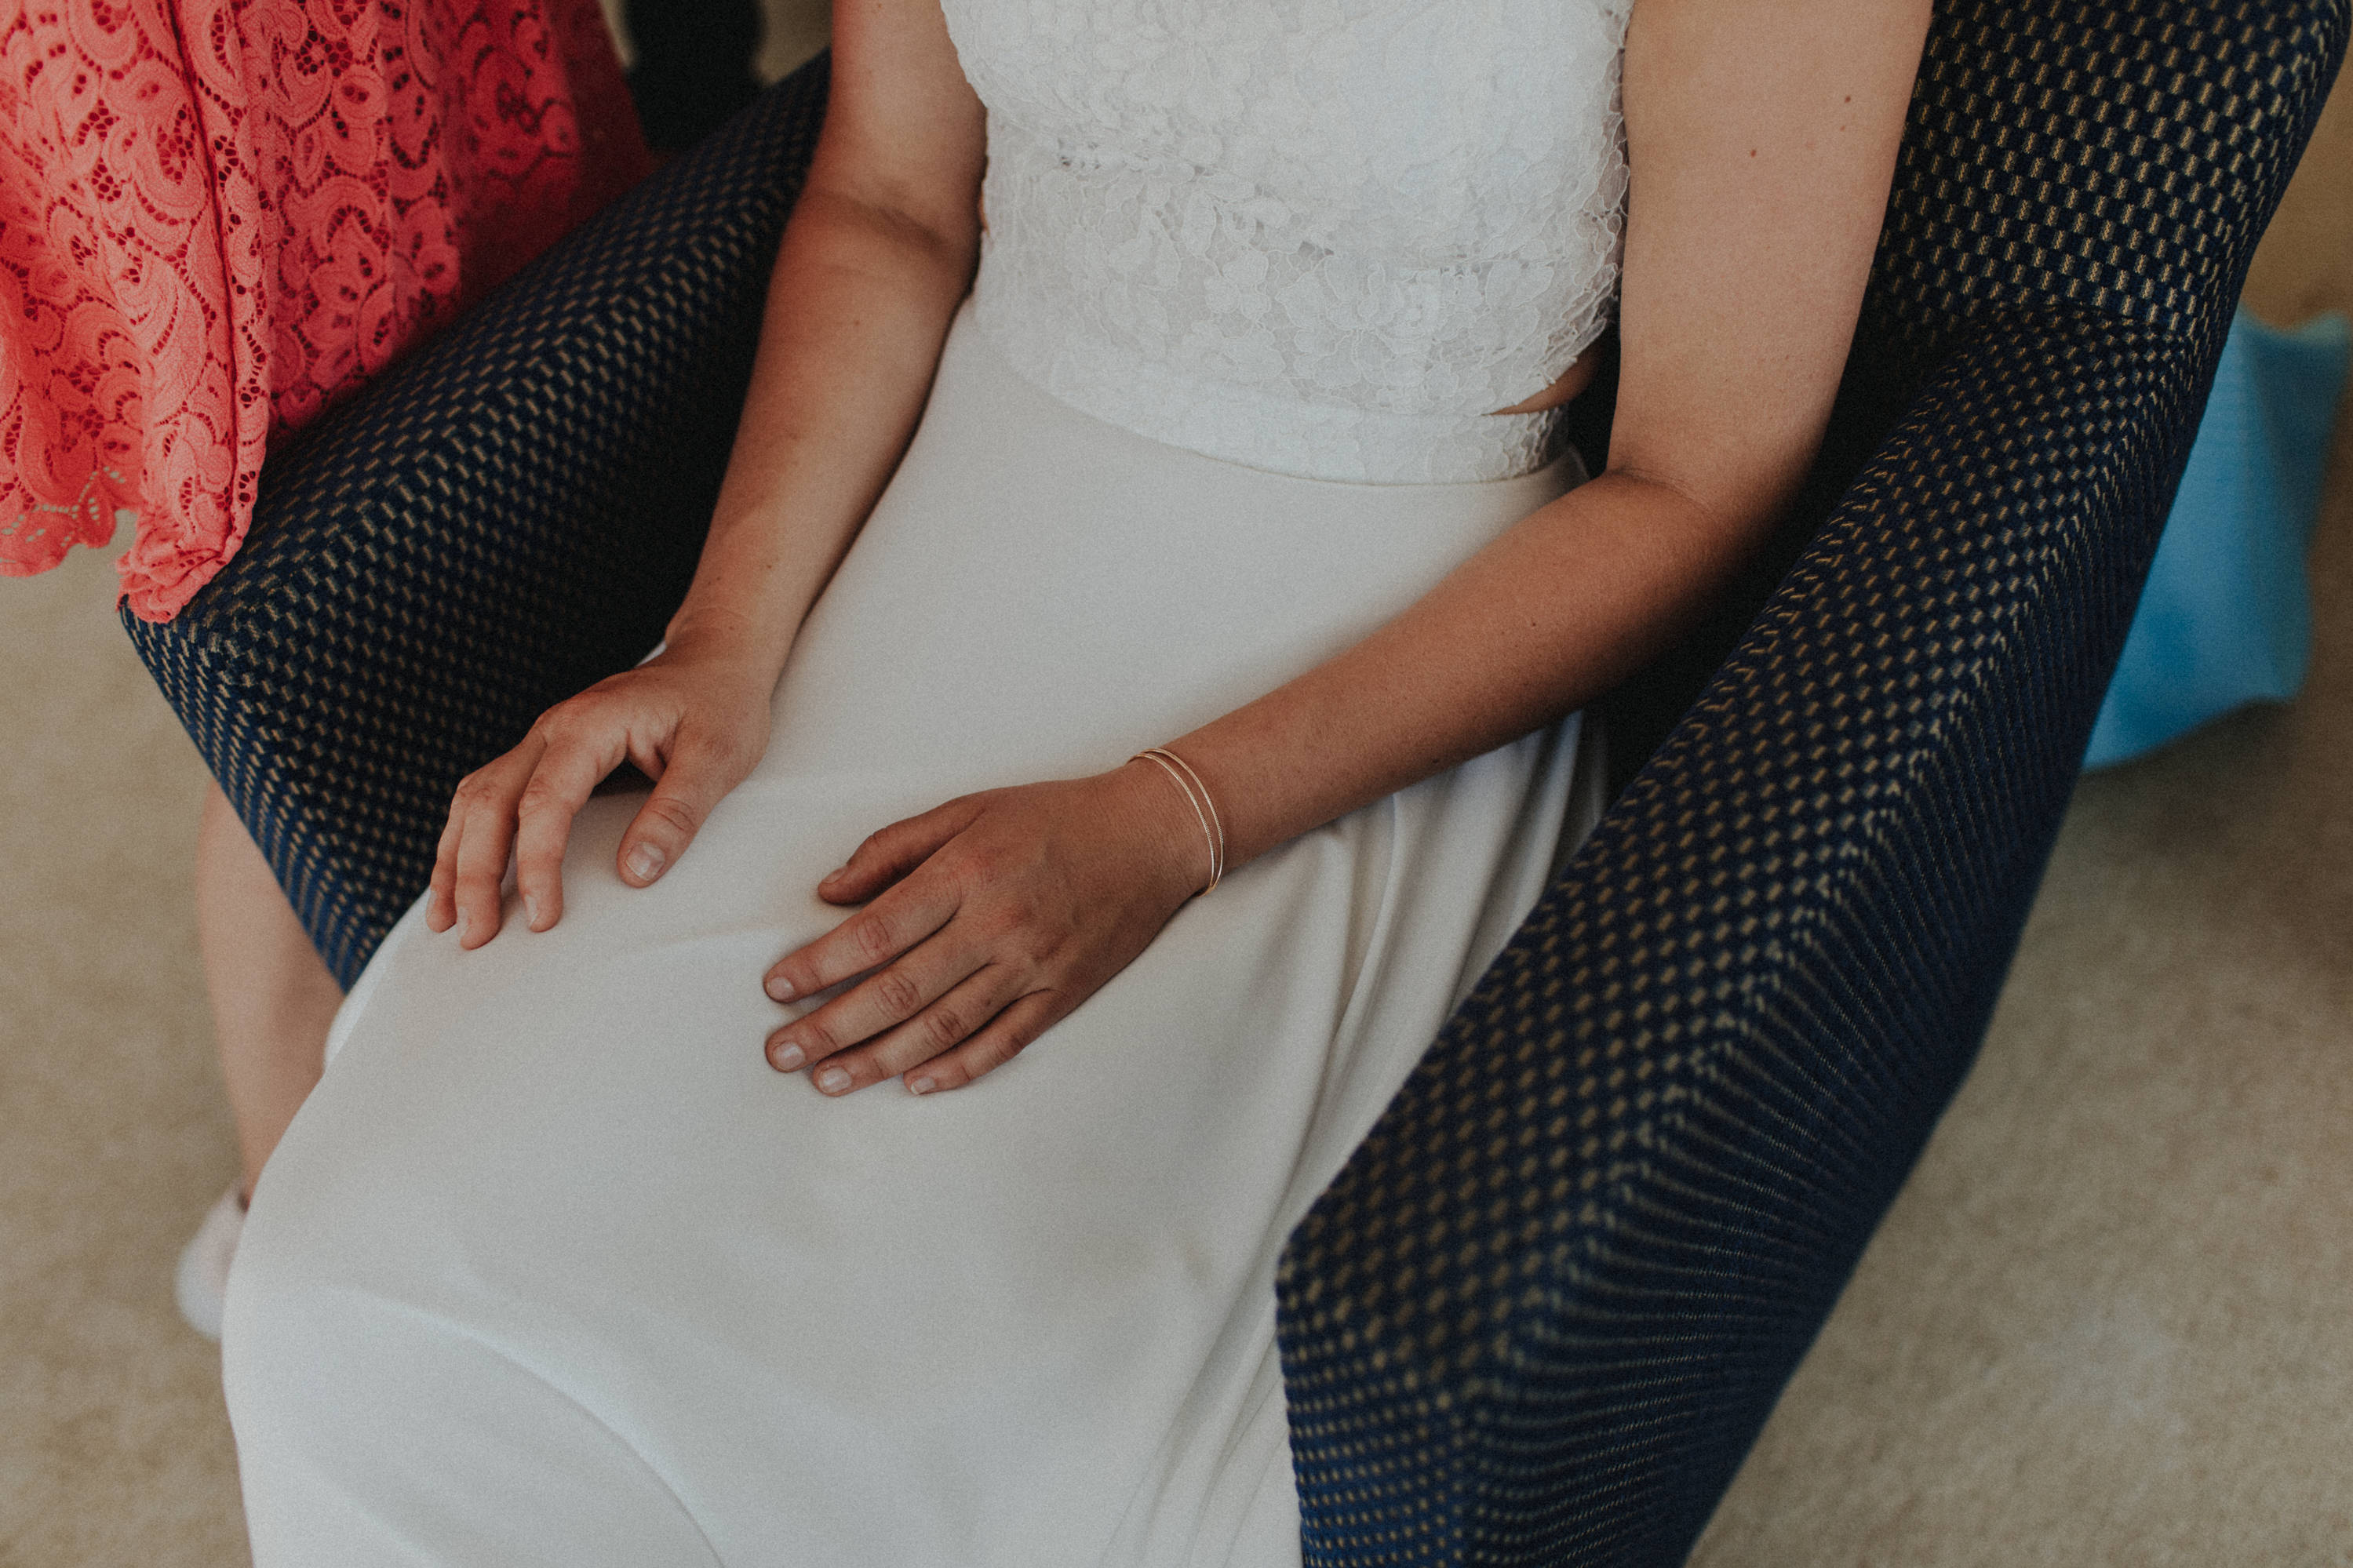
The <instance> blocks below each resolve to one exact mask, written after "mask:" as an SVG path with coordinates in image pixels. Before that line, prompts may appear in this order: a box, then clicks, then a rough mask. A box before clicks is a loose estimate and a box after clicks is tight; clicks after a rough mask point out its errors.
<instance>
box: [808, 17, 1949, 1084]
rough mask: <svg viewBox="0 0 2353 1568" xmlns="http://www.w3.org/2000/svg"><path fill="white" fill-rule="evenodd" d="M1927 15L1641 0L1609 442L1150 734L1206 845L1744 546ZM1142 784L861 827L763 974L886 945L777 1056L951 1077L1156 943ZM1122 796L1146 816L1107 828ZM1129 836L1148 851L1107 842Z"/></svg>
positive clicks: (1653, 615)
mask: <svg viewBox="0 0 2353 1568" xmlns="http://www.w3.org/2000/svg"><path fill="white" fill-rule="evenodd" d="M1927 17H1928V0H1775V3H1772V4H1767V3H1764V0H1638V3H1637V5H1635V7H1634V12H1633V16H1632V20H1631V24H1630V29H1629V35H1628V38H1627V45H1626V58H1625V114H1626V132H1627V142H1628V153H1629V159H1630V166H1631V174H1632V191H1631V195H1630V201H1629V207H1628V219H1627V236H1626V256H1625V267H1624V277H1623V285H1622V302H1621V309H1620V344H1621V352H1622V355H1623V370H1622V378H1621V384H1620V392H1619V401H1618V413H1617V421H1616V426H1615V433H1614V436H1613V438H1612V443H1611V448H1610V454H1609V467H1608V469H1607V471H1606V472H1605V473H1603V474H1602V475H1601V476H1599V478H1597V479H1594V480H1593V481H1592V482H1591V483H1589V484H1587V485H1585V486H1583V487H1581V488H1579V489H1576V490H1573V491H1571V492H1570V493H1569V494H1567V496H1565V497H1563V498H1562V499H1561V500H1558V501H1556V502H1555V503H1553V504H1552V505H1550V506H1547V507H1546V508H1544V509H1543V510H1540V511H1537V512H1535V514H1533V515H1532V516H1530V517H1528V518H1527V519H1525V521H1522V522H1520V523H1519V524H1517V525H1516V526H1515V527H1514V528H1513V529H1512V530H1510V531H1508V532H1506V533H1505V534H1504V536H1503V537H1502V538H1500V539H1499V540H1497V541H1496V542H1494V543H1493V545H1491V546H1490V547H1489V548H1487V549H1486V550H1484V551H1482V552H1481V553H1480V554H1479V555H1477V556H1476V557H1474V558H1473V559H1472V561H1470V562H1469V563H1466V564H1464V565H1463V566H1462V567H1461V568H1460V569H1459V570H1458V571H1456V572H1455V573H1454V574H1452V575H1451V576H1450V577H1449V578H1447V579H1446V581H1445V582H1444V583H1442V584H1440V586H1439V587H1438V588H1436V589H1435V590H1434V591H1433V592H1431V593H1430V595H1428V596H1426V597H1425V598H1424V599H1422V600H1421V601H1420V602H1419V604H1417V605H1414V606H1413V607H1412V608H1411V609H1409V611H1407V612H1406V613H1405V614H1404V615H1402V616H1399V617H1398V618H1397V619H1396V620H1395V621H1394V622H1392V623H1390V624H1389V625H1388V626H1386V627H1384V628H1383V629H1382V630H1380V631H1379V632H1377V634H1375V635H1374V636H1372V637H1369V638H1367V639H1366V641H1365V642H1363V643H1361V644H1359V645H1358V646H1357V647H1354V648H1352V649H1350V650H1349V651H1347V652H1346V653H1344V654H1342V655H1340V656H1339V657H1337V658H1334V659H1333V660H1331V661H1330V662H1329V663H1327V664H1325V665H1324V666H1322V667H1321V668H1317V669H1315V670H1313V671H1311V672H1310V673H1308V674H1307V675H1304V676H1303V677H1301V678H1300V679H1296V680H1294V681H1293V682H1291V683H1290V684H1288V685H1286V686H1284V687H1282V688H1281V689H1278V690H1275V691H1273V692H1271V693H1270V694H1268V695H1267V696H1266V697H1264V698H1261V700H1258V701H1256V702H1253V703H1251V704H1250V705H1249V706H1247V707H1245V708H1242V709H1240V710H1237V711H1235V712H1233V713H1230V714H1228V715H1227V716H1225V717H1223V718H1221V719H1219V720H1217V721H1214V722H1212V723H1210V724H1208V725H1205V726H1203V727H1202V728H1201V729H1199V730H1197V731H1194V732H1192V733H1191V734H1189V735H1185V736H1181V737H1176V738H1173V739H1172V740H1171V742H1169V743H1170V745H1171V747H1172V749H1173V750H1174V751H1175V752H1177V753H1178V754H1179V755H1180V756H1182V757H1183V758H1184V759H1185V760H1186V761H1187V762H1188V763H1191V764H1192V766H1193V767H1194V768H1195V769H1197V770H1198V772H1199V773H1200V774H1201V775H1202V776H1203V777H1204V778H1205V779H1206V781H1207V783H1208V786H1209V788H1210V790H1211V791H1212V792H1213V793H1214V795H1215V797H1216V799H1217V801H1218V804H1219V806H1220V808H1221V809H1222V812H1223V815H1224V817H1225V820H1226V824H1227V827H1228V831H1229V840H1230V850H1229V856H1230V864H1232V865H1234V866H1240V865H1241V864H1243V863H1244V862H1246V861H1248V860H1249V859H1250V858H1252V857H1253V856H1256V855H1259V854H1262V853H1264V852H1265V851H1266V850H1268V849H1269V848H1271V847H1274V846H1276V845H1278V844H1281V843H1282V842H1284V841H1286V840H1288V839H1290V838H1292V837H1295V836H1296V835H1298V834H1300V833H1303V832H1305V831H1307V830H1308V829H1310V828H1313V827H1314V826H1318V825H1320V824H1322V823H1325V822H1328V821H1331V820H1332V819H1334V818H1335V817H1337V816H1341V815H1343V814H1345V813H1346V812H1348V811H1351V810H1353V809H1355V808H1356V807H1358V806H1361V805H1366V803H1368V802H1370V801H1373V800H1377V799H1378V798H1379V797H1381V796H1382V795H1386V794H1388V793H1390V792H1392V791H1394V790H1397V789H1399V788H1402V787H1404V786H1405V785H1407V784H1412V783H1414V782H1415V781H1417V780H1419V779H1422V778H1425V777H1428V776H1430V774H1432V773H1437V772H1439V771H1440V770H1441V769H1444V768H1447V767H1450V766H1452V765H1453V764H1455V763H1461V762H1462V761H1464V760H1466V759H1468V758H1470V757H1472V756H1476V755H1478V754H1479V753H1481V752H1485V751H1488V750H1490V749H1492V748H1493V747H1495V746H1497V745H1500V744H1502V743H1504V742H1507V741H1510V740H1512V739H1514V737H1516V736H1519V735H1522V734H1525V733H1526V732H1528V731H1531V730H1534V729H1535V728H1537V727H1539V726H1541V725H1543V724H1546V723H1547V722H1550V721H1553V720H1555V719H1557V718H1558V717H1560V716H1561V715H1562V714H1565V713H1567V712H1569V711H1570V710H1574V709H1576V708H1577V707H1578V706H1580V705H1581V704H1583V703H1584V702H1586V701H1588V700H1590V699H1591V698H1593V697H1595V696H1597V695H1599V693H1600V692H1602V691H1604V690H1606V689H1608V688H1609V686H1610V685H1611V684H1612V683H1613V682H1614V681H1616V680H1617V679H1620V677H1621V676H1622V675H1624V674H1625V673H1626V672H1628V671H1629V670H1630V669H1631V668H1634V667H1636V666H1637V665H1638V664H1640V663H1641V661H1642V660H1644V659H1645V658H1648V657H1649V656H1651V654H1653V653H1654V652H1656V651H1657V650H1659V649H1660V648H1661V647H1662V646H1663V645H1664V644H1665V643H1666V642H1667V641H1668V640H1669V639H1670V638H1672V637H1673V636H1674V635H1675V634H1676V632H1677V631H1678V630H1679V629H1681V628H1682V627H1683V626H1685V625H1686V624H1688V622H1689V620H1690V618H1691V617H1692V616H1693V614H1694V612H1695V611H1696V610H1697V609H1698V608H1699V607H1700V606H1701V605H1703V604H1704V602H1705V601H1706V600H1707V599H1708V598H1709V597H1710V595H1713V594H1715V592H1716V591H1717V590H1718V589H1719V588H1720V587H1721V586H1722V585H1723V584H1724V583H1725V580H1726V578H1727V577H1728V576H1729V575H1730V574H1731V573H1732V572H1733V571H1734V569H1735V568H1736V565H1737V564H1738V563H1740V561H1741V560H1742V558H1743V557H1744V556H1746V554H1747V553H1748V552H1750V551H1751V550H1753V549H1754V548H1755V547H1756V545H1757V543H1758V542H1759V541H1760V539H1761V537H1762V536H1763V534H1764V533H1765V531H1767V529H1768V528H1769V526H1770V525H1771V523H1772V521H1773V520H1774V518H1775V517H1776V516H1777V514H1778V512H1779V511H1780V510H1781V509H1782V508H1783V507H1784V506H1785V505H1786V504H1787V502H1788V499H1789V497H1790V494H1791V492H1792V491H1793V490H1794V489H1795V488H1796V486H1797V485H1798V484H1799V481H1800V480H1801V479H1802V478H1803V476H1804V473H1805V471H1806V468H1807V467H1808V465H1809V464H1810V462H1811V460H1812V458H1813V455H1814V453H1815V450H1816V448H1817V447H1818V446H1819V445H1820V439H1821V436H1822V431H1823V428H1824V426H1825V425H1826V423H1827V421H1828V418H1829V415H1830V407H1831V397H1832V395H1833V393H1834V392H1835V390H1836V388H1837V384H1838V380H1839V375H1840V372H1841V367H1842V365H1843V363H1844V361H1845V358H1846V353H1847V349H1848V346H1849V344H1850V342H1851V340H1852V334H1853V329H1854V322H1855V318H1856V314H1857V311H1858V310H1859V308H1860V305H1861V301H1862V289H1863V283H1864V279H1865V277H1866V275H1867V273H1868V272H1869V269H1870V265H1871V258H1872V253H1873V246H1874V242H1875V240H1876V237H1877V235H1878V232H1879V227H1880V223H1881V220H1882V217H1883V212H1884V208H1885V205H1886V199H1887V190H1888V184H1889V180H1890V177H1891V174H1892V171H1893V168H1894V157H1895V149H1896V143H1897V141H1898V139H1899V137H1900V134H1901V132H1902V128H1903V121H1904V115H1905V105H1906V103H1907V102H1908V100H1909V95H1910V89H1911V85H1912V80H1913V78H1914V75H1915V71H1916V69H1917V67H1918V62H1919V55H1920V48H1921V45H1922V41H1923V38H1924V37H1925V34H1926V26H1927ZM1147 789H1148V790H1152V791H1156V792H1159V807H1158V808H1159V809H1161V810H1173V811H1175V812H1177V813H1182V812H1183V811H1184V810H1185V809H1186V808H1185V807H1184V806H1183V805H1181V797H1179V796H1178V795H1177V794H1176V786H1175V785H1174V784H1171V783H1169V782H1168V781H1166V779H1164V778H1162V777H1160V776H1159V775H1158V774H1157V773H1155V772H1154V771H1153V770H1152V769H1151V768H1150V767H1149V766H1148V765H1147V764H1131V765H1130V766H1129V767H1128V768H1125V769H1123V770H1119V771H1117V772H1115V773H1110V774H1104V775H1101V776H1100V777H1099V778H1098V779H1095V780H1087V781H1073V782H1071V783H1066V784H1051V785H1038V786H1032V787H1031V788H1030V789H1029V790H1014V791H998V792H993V793H992V794H990V795H980V796H974V797H970V798H968V799H967V800H964V801H958V802H952V803H950V804H949V805H946V806H943V807H941V808H940V809H939V810H938V811H935V812H932V813H928V814H926V815H925V816H920V817H915V818H912V819H910V820H909V821H907V822H903V823H899V824H894V825H893V826H891V827H888V828H885V829H884V830H883V831H882V832H881V833H878V834H876V835H875V836H874V837H872V838H871V839H870V840H868V842H867V843H866V844H865V845H863V846H861V847H860V849H859V851H858V853H857V855H856V856H854V857H853V858H851V860H850V862H849V865H848V867H847V868H845V869H844V870H843V871H841V872H839V873H837V874H836V875H835V876H834V877H833V878H832V879H828V882H827V883H825V884H824V885H823V886H822V889H821V890H822V891H823V892H824V893H825V894H826V896H827V897H828V898H833V899H836V900H839V901H843V902H851V901H859V900H870V899H871V900H873V901H872V902H871V903H870V904H869V905H868V908H867V909H866V910H863V911H861V912H860V914H858V915H856V916H854V917H852V918H851V919H849V920H848V921H844V922H843V923H842V925H841V926H839V928H837V929H836V930H835V931H833V932H831V933H829V934H828V935H827V936H826V937H824V938H821V939H819V940H818V942H814V943H811V944H810V945H809V946H807V947H805V948H803V949H801V950H800V951H799V952H795V953H792V954H789V955H787V956H786V958H785V959H784V960H783V961H782V962H780V963H778V964H777V965H776V967H775V968H774V969H773V970H772V971H771V972H770V980H771V985H772V990H773V991H776V992H779V993H784V994H809V993H810V992H812V991H814V990H816V989H818V987H820V986H824V985H828V984H834V983H836V982H839V981H840V980H842V979H844V978H846V977H848V976H849V975H850V974H853V973H858V972H859V971H860V970H863V969H866V968H869V967H871V966H873V965H875V964H877V963H878V962H881V961H883V960H886V959H890V958H891V957H892V955H893V954H897V955H899V956H898V957H897V958H896V960H895V962H892V963H889V964H888V966H887V967H886V968H885V969H884V970H883V971H882V972H881V973H879V974H878V975H877V976H876V977H875V978H874V979H871V980H869V981H867V982H866V983H864V984H860V986H858V987H856V988H854V989H853V990H851V991H850V992H849V993H847V994H845V995H843V996H842V997H840V998H839V999H837V1000H835V1001H833V1002H831V1003H829V1004H828V1005H827V1006H825V1007H824V1008H822V1009H819V1010H818V1012H816V1013H814V1014H812V1015H810V1016H808V1017H807V1018H804V1019H801V1020H799V1021H797V1023H795V1024H793V1025H791V1026H787V1027H786V1028H784V1029H781V1030H779V1031H777V1032H776V1035H775V1036H774V1037H772V1039H771V1042H770V1057H771V1059H772V1060H775V1061H776V1062H777V1064H778V1065H779V1066H794V1065H798V1064H799V1063H801V1062H804V1061H818V1060H821V1059H826V1058H831V1059H830V1060H829V1061H828V1066H827V1068H826V1069H821V1070H820V1072H819V1074H818V1087H819V1088H821V1089H828V1092H839V1091H841V1090H846V1089H853V1088H857V1087H860V1086H862V1085H864V1084H866V1083H869V1082H872V1081H875V1080H877V1079H881V1078H884V1077H889V1076H892V1075H894V1074H904V1075H906V1076H907V1078H908V1079H909V1085H910V1087H911V1088H918V1089H922V1088H939V1089H945V1088H950V1087H954V1086H955V1085H957V1084H961V1083H963V1082H965V1081H968V1080H969V1079H971V1078H972V1077H974V1076H976V1075H977V1074H978V1073H979V1072H983V1071H986V1070H987V1069H988V1068H991V1067H993V1066H995V1065H997V1063H998V1062H1001V1061H1002V1060H1004V1059H1005V1058H1008V1057H1009V1056H1011V1055H1012V1054H1013V1053H1014V1052H1015V1051H1018V1049H1019V1048H1020V1047H1022V1045H1024V1044H1026V1043H1027V1041H1028V1040H1029V1039H1030V1038H1034V1037H1035V1036H1036V1035H1037V1034H1038V1033H1039V1032H1040V1031H1042V1029H1043V1028H1044V1027H1045V1026H1047V1025H1048V1024H1050V1022H1051V1021H1052V1020H1053V1019H1054V1018H1056V1017H1059V1016H1061V1015H1062V1014H1063V1013H1066V1012H1068V1011H1069V1009H1070V1008H1071V1007H1072V1006H1075V1005H1077V1003H1078V1001H1079V1000H1081V999H1082V998H1083V997H1084V995H1086V994H1088V993H1090V992H1092V990H1093V989H1094V988H1095V987H1096V986H1098V985H1100V984H1102V983H1103V979H1105V978H1108V976H1109V974H1111V973H1116V971H1117V970H1118V969H1119V968H1120V967H1121V966H1123V965H1124V964H1125V963H1127V962H1128V961H1129V960H1130V959H1132V958H1133V957H1134V954H1135V953H1136V952H1140V951H1141V950H1142V948H1143V947H1144V945H1145V943H1146V942H1149V940H1150V939H1151V936H1152V934H1153V933H1154V932H1155V931H1157V930H1158V929H1159V926H1160V924H1161V923H1162V922H1163V921H1165V920H1166V918H1167V910H1168V909H1171V908H1173V907H1174V904H1173V903H1171V902H1169V900H1170V899H1171V898H1172V895H1171V893H1170V891H1169V889H1170V887H1171V885H1172V884H1171V880H1170V879H1171V877H1172V876H1173V877H1174V878H1176V892H1175V894H1174V895H1173V897H1174V898H1175V899H1176V900H1181V899H1182V897H1183V896H1184V894H1185V893H1186V892H1187V891H1189V890H1190V889H1194V888H1198V886H1199V885H1200V881H1201V879H1202V878H1203V876H1204V874H1205V872H1206V863H1205V860H1204V858H1203V854H1204V852H1203V847H1202V845H1201V843H1200V840H1199V837H1198V831H1197V830H1195V829H1194V827H1193V825H1192V823H1191V822H1190V820H1189V819H1187V818H1186V817H1184V816H1181V815H1180V816H1176V817H1174V818H1173V819H1172V818H1169V817H1156V816H1152V815H1151V813H1150V810H1149V809H1148V808H1147V807H1146V806H1145V805H1143V804H1142V803H1143V800H1144V797H1143V796H1142V795H1139V794H1137V793H1136V792H1138V791H1143V790H1147ZM1123 820H1126V821H1129V822H1130V823H1132V824H1138V825H1140V824H1142V823H1145V822H1146V821H1150V822H1152V823H1154V824H1155V826H1154V828H1153V829H1152V831H1151V832H1150V833H1145V832H1144V831H1142V830H1141V828H1140V827H1138V826H1130V827H1129V828H1127V829H1126V830H1125V836H1124V837H1123V835H1122V829H1121V826H1120V824H1121V822H1122V821H1123ZM1172 820H1173V821H1175V822H1176V823H1178V824H1181V825H1182V826H1183V827H1184V828H1185V829H1186V831H1188V832H1193V833H1194V837H1193V838H1192V840H1191V841H1190V842H1189V843H1188V842H1187V841H1186V840H1185V839H1184V837H1183V836H1182V835H1181V834H1174V835H1172V833H1171V831H1170V826H1169V825H1170V822H1171V821H1172ZM1147 843H1149V844H1155V845H1157V846H1158V849H1157V853H1158V854H1159V855H1160V856H1162V857H1163V858H1161V859H1158V860H1155V859H1153V858H1150V856H1148V855H1146V854H1145V853H1144V852H1143V851H1142V850H1141V849H1140V848H1136V847H1133V846H1142V845H1145V844H1147ZM1122 845H1127V846H1131V847H1125V848H1123V847H1119V846H1122ZM1168 857H1180V858H1188V859H1186V860H1183V861H1182V863H1181V868H1180V869H1176V870H1173V871H1172V870H1171V869H1170V866H1171V864H1172V862H1171V861H1170V860H1169V859H1168ZM1187 879H1189V881H1188V880H1187ZM878 895H879V896H878ZM1139 932H1140V933H1141V934H1140V935H1139V934H1138V933H1139ZM991 975H993V976H995V977H996V978H995V979H994V981H993V982H990V983H988V984H983V983H982V982H983V977H986V976H991Z"/></svg>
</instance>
